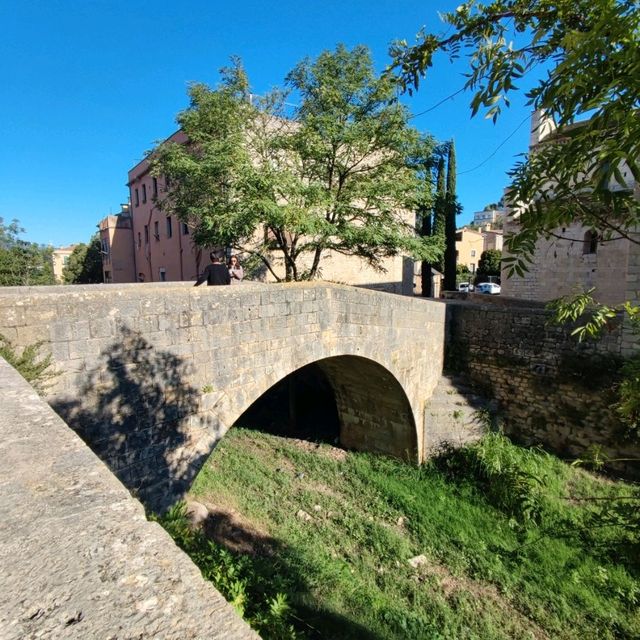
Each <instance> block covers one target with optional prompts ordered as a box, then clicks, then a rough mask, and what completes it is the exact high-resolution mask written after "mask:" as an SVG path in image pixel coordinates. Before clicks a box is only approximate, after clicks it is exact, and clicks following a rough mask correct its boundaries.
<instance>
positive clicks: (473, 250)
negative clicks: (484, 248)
mask: <svg viewBox="0 0 640 640" xmlns="http://www.w3.org/2000/svg"><path fill="white" fill-rule="evenodd" d="M471 257H472V258H475V257H476V250H475V249H471Z"/></svg>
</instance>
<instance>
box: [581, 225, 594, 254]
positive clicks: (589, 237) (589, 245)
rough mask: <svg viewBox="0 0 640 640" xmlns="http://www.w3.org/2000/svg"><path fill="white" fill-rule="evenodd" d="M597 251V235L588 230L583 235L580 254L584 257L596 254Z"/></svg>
mask: <svg viewBox="0 0 640 640" xmlns="http://www.w3.org/2000/svg"><path fill="white" fill-rule="evenodd" d="M597 250H598V234H597V233H596V232H595V231H594V230H593V229H589V231H587V232H586V233H585V234H584V241H583V243H582V253H583V255H586V254H588V253H596V251H597Z"/></svg>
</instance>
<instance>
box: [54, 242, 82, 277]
mask: <svg viewBox="0 0 640 640" xmlns="http://www.w3.org/2000/svg"><path fill="white" fill-rule="evenodd" d="M75 246H76V245H75V244H70V245H69V246H68V247H59V248H58V249H54V250H53V252H52V253H51V260H52V262H53V275H54V277H55V279H56V282H57V283H59V284H60V283H62V282H63V276H62V272H63V271H64V268H65V267H66V266H67V262H69V256H70V255H71V254H72V253H73V250H74V249H75Z"/></svg>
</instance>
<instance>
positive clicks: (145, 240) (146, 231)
mask: <svg viewBox="0 0 640 640" xmlns="http://www.w3.org/2000/svg"><path fill="white" fill-rule="evenodd" d="M144 243H145V244H149V225H148V224H145V225H144Z"/></svg>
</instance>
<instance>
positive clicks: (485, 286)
mask: <svg viewBox="0 0 640 640" xmlns="http://www.w3.org/2000/svg"><path fill="white" fill-rule="evenodd" d="M476 291H477V292H478V293H489V294H493V295H497V294H498V293H500V285H499V284H496V283H495V282H481V283H480V284H479V285H478V286H477V287H476Z"/></svg>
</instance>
